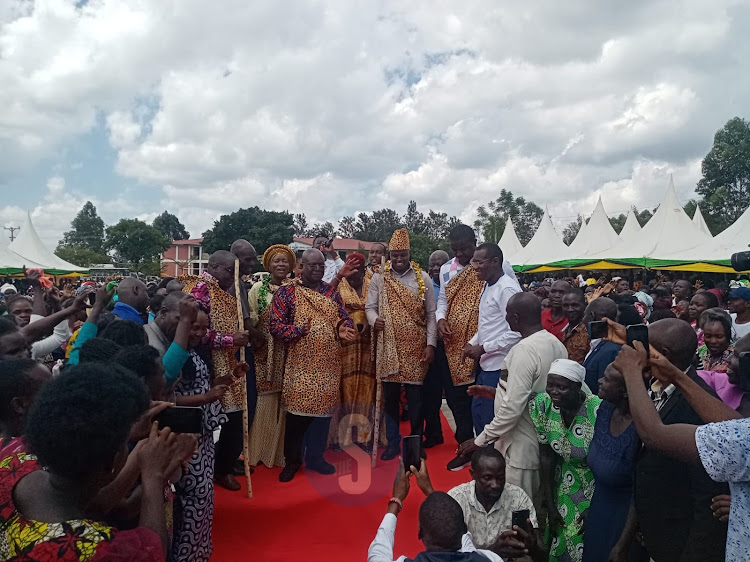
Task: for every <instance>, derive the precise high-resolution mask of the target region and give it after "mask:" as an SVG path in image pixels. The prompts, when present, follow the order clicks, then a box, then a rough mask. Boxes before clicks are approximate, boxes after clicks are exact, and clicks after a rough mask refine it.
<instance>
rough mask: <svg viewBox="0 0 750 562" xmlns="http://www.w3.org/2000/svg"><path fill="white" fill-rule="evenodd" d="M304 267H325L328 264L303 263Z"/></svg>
mask: <svg viewBox="0 0 750 562" xmlns="http://www.w3.org/2000/svg"><path fill="white" fill-rule="evenodd" d="M302 267H309V268H310V269H325V268H326V264H324V263H303V264H302Z"/></svg>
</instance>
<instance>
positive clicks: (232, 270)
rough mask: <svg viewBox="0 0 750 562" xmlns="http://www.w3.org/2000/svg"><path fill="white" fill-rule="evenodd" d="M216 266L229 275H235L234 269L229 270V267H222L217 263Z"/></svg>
mask: <svg viewBox="0 0 750 562" xmlns="http://www.w3.org/2000/svg"><path fill="white" fill-rule="evenodd" d="M214 265H215V266H216V267H220V268H221V269H223V270H224V271H226V272H227V273H231V274H232V275H234V268H231V269H230V268H228V267H227V266H226V265H221V264H220V263H215V264H214Z"/></svg>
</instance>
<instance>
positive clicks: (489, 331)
mask: <svg viewBox="0 0 750 562" xmlns="http://www.w3.org/2000/svg"><path fill="white" fill-rule="evenodd" d="M441 292H442V290H441ZM520 292H521V287H519V285H518V282H517V281H516V279H515V277H513V278H512V279H511V277H510V276H509V275H507V274H505V275H503V276H502V277H500V279H498V280H497V281H496V282H495V284H494V285H489V284H487V283H485V286H484V290H483V291H482V297H481V298H480V299H479V323H478V326H477V333H476V334H474V336H473V337H472V338H471V339H470V340H469V343H470V344H471V345H481V346H483V347H484V354H483V355H482V357H480V359H479V365H480V367H482V370H483V371H499V370H500V369H503V368H505V356H506V355H508V351H510V348H511V347H513V346H514V345H515V344H516V343H518V341H519V340H520V339H521V334H519V333H518V332H514V331H512V330H511V329H510V326H508V321H507V320H506V318H505V309H506V307H507V306H508V301H509V300H510V297H512V296H513V295H515V294H516V293H520Z"/></svg>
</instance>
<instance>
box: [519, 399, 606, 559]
mask: <svg viewBox="0 0 750 562" xmlns="http://www.w3.org/2000/svg"><path fill="white" fill-rule="evenodd" d="M601 402H602V400H601V399H600V398H599V397H597V396H593V395H591V394H587V395H586V399H585V400H584V402H583V404H581V407H580V408H579V410H578V412H577V413H576V415H575V418H574V419H573V423H572V424H571V426H570V427H566V426H565V422H564V421H563V419H562V414H561V413H560V410H559V409H558V408H556V407H555V406H554V405H553V404H552V399H551V398H550V396H549V394H547V393H546V392H545V393H543V394H539V395H537V397H536V399H535V400H533V401H532V402H531V403H530V404H529V413H530V414H531V419H532V421H533V422H534V427H535V429H536V432H537V437H538V438H539V443H541V444H542V445H549V446H550V447H552V450H553V451H554V452H555V453H556V454H557V456H558V463H557V466H556V468H555V482H554V484H555V495H556V498H555V505H556V506H557V509H558V511H559V512H560V515H562V518H563V520H564V521H565V525H567V526H566V527H565V528H562V527H560V528H559V529H557V532H556V535H555V536H554V537H552V544H551V547H550V554H549V559H550V561H551V562H581V560H582V559H583V534H582V533H581V534H579V533H580V531H581V525H580V523H579V522H578V519H579V517H580V515H581V514H582V513H583V512H584V511H586V510H587V509H588V508H589V505H590V504H591V498H592V497H593V496H594V475H593V473H592V472H591V469H590V468H589V467H588V465H587V464H586V457H587V455H588V451H589V445H590V444H591V440H592V439H593V437H594V425H595V423H596V413H597V410H598V409H599V404H601ZM545 538H546V539H547V540H549V539H550V536H549V529H548V530H547V531H546V536H545Z"/></svg>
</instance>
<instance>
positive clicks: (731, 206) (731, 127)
mask: <svg viewBox="0 0 750 562" xmlns="http://www.w3.org/2000/svg"><path fill="white" fill-rule="evenodd" d="M701 170H702V172H703V177H702V178H701V180H700V181H699V182H698V186H697V187H696V189H695V191H696V193H697V194H698V195H700V196H701V197H702V198H703V199H702V200H701V201H700V204H701V208H702V211H703V213H704V218H706V223H707V224H708V226H709V228H711V229H712V232H714V230H713V228H716V231H715V234H718V233H719V232H721V231H722V230H724V229H725V228H726V227H728V226H729V225H730V224H732V223H733V222H734V221H736V220H737V219H738V218H739V217H740V215H741V214H742V213H743V212H745V210H746V209H747V208H748V206H750V122H748V121H745V120H744V119H741V118H739V117H734V118H733V119H730V120H729V121H727V123H726V124H725V125H724V127H722V128H721V129H720V130H719V131H717V132H716V135H714V144H713V147H711V150H710V151H709V152H708V154H706V157H705V158H704V159H703V164H702V166H701ZM709 218H710V221H709ZM712 225H713V228H712Z"/></svg>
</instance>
